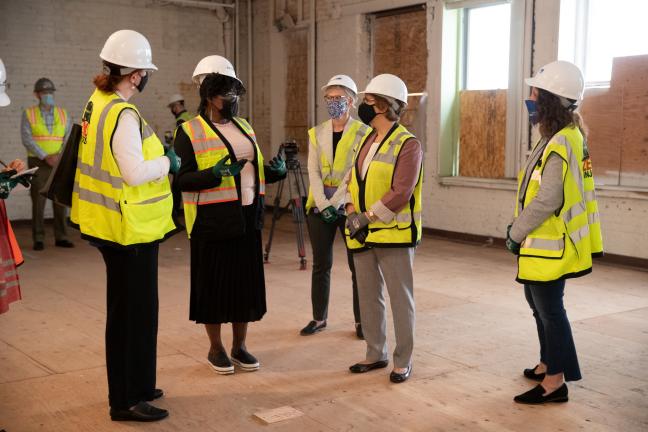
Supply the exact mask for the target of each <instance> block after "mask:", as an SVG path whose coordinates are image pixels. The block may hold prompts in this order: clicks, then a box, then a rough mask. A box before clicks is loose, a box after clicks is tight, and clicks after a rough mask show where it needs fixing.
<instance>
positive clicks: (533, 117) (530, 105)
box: [524, 99, 538, 126]
mask: <svg viewBox="0 0 648 432" xmlns="http://www.w3.org/2000/svg"><path fill="white" fill-rule="evenodd" d="M524 103H525V104H526V107H527V111H529V123H531V124H532V125H534V126H535V125H536V124H538V105H537V104H536V101H534V100H531V99H527V100H525V101H524Z"/></svg>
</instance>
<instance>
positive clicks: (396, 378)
mask: <svg viewBox="0 0 648 432" xmlns="http://www.w3.org/2000/svg"><path fill="white" fill-rule="evenodd" d="M410 375H412V365H409V366H408V367H407V370H406V371H405V372H403V373H396V372H394V371H392V373H390V374H389V381H391V382H393V383H395V384H400V383H402V382H405V381H407V380H408V379H409V377H410Z"/></svg>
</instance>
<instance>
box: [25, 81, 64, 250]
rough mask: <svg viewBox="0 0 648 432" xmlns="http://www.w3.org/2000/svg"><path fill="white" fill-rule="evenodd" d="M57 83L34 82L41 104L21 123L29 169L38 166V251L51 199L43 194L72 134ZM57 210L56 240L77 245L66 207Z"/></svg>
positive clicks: (34, 193) (33, 191)
mask: <svg viewBox="0 0 648 432" xmlns="http://www.w3.org/2000/svg"><path fill="white" fill-rule="evenodd" d="M55 91H56V88H55V87H54V83H53V82H52V81H51V80H49V79H47V78H41V79H39V80H38V81H36V84H34V95H35V96H36V98H37V99H38V101H39V104H38V105H35V106H32V107H29V108H27V109H26V110H25V111H24V112H23V115H22V121H21V125H20V130H21V136H22V143H23V145H24V146H25V147H26V148H27V156H28V157H27V164H28V165H29V168H33V167H38V171H36V173H35V175H34V177H33V178H32V187H31V189H30V194H31V199H32V237H33V239H34V250H43V248H44V247H45V244H44V243H43V241H44V240H45V227H44V219H45V203H46V202H47V198H45V197H44V196H42V195H41V194H40V191H41V189H42V188H43V187H44V186H45V183H46V182H47V179H48V178H49V176H50V174H51V172H52V167H53V166H54V165H56V163H57V162H58V159H59V154H60V152H61V149H62V147H63V145H64V144H65V142H66V141H67V138H68V135H69V134H70V130H71V126H72V121H71V119H70V116H69V115H68V113H67V111H66V110H65V109H64V108H61V107H58V106H56V105H54V92H55ZM52 208H53V210H54V240H55V243H54V244H55V245H56V246H59V247H65V248H71V247H74V244H73V243H72V242H70V241H69V240H68V238H67V227H66V217H67V209H66V208H65V206H62V205H59V204H55V203H52Z"/></svg>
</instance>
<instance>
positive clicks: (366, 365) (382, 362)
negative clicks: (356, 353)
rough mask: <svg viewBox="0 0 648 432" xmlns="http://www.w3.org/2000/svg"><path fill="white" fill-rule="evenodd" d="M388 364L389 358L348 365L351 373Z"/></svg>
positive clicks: (363, 371)
mask: <svg viewBox="0 0 648 432" xmlns="http://www.w3.org/2000/svg"><path fill="white" fill-rule="evenodd" d="M388 364H389V360H379V361H377V362H373V363H356V364H354V365H353V366H350V367H349V370H350V371H351V372H353V373H365V372H369V371H370V370H374V369H382V368H386V367H387V365H388Z"/></svg>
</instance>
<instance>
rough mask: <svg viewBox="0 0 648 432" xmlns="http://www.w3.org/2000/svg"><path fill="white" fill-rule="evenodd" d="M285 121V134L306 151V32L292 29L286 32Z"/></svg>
mask: <svg viewBox="0 0 648 432" xmlns="http://www.w3.org/2000/svg"><path fill="white" fill-rule="evenodd" d="M286 44H287V46H286V48H287V54H288V55H287V65H286V70H287V73H286V82H287V85H286V100H287V101H288V103H287V104H286V121H285V126H284V129H285V136H286V138H288V139H290V138H292V139H294V140H295V141H297V143H298V144H299V148H300V151H301V152H304V153H305V152H306V151H307V149H308V143H307V142H306V138H307V136H308V87H307V83H308V51H307V48H308V32H307V31H306V30H292V31H290V32H287V33H286Z"/></svg>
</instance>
